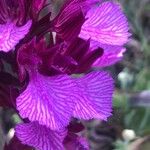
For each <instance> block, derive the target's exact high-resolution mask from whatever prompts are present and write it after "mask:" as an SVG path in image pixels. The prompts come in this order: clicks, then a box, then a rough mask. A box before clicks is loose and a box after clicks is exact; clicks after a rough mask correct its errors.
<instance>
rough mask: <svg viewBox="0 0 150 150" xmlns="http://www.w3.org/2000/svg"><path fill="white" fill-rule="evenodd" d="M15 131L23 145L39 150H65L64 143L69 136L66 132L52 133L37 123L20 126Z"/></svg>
mask: <svg viewBox="0 0 150 150" xmlns="http://www.w3.org/2000/svg"><path fill="white" fill-rule="evenodd" d="M15 130H16V136H17V137H18V138H19V140H20V141H21V142H22V143H23V144H26V145H29V146H32V147H35V148H37V149H38V150H64V147H63V144H62V142H63V140H64V138H65V136H66V135H67V131H66V130H61V131H59V132H57V131H52V130H50V129H49V128H47V127H46V126H42V125H39V124H38V123H37V122H31V123H25V124H19V125H17V126H16V128H15Z"/></svg>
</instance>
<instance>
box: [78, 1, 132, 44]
mask: <svg viewBox="0 0 150 150" xmlns="http://www.w3.org/2000/svg"><path fill="white" fill-rule="evenodd" d="M86 18H87V20H86V21H85V23H84V24H83V26H82V28H81V32H80V35H79V36H80V37H81V38H83V39H89V38H91V39H92V40H94V41H97V42H100V43H102V44H111V45H123V44H125V43H126V42H127V41H128V37H129V36H130V34H129V33H128V30H129V28H128V23H127V19H126V17H125V15H124V14H123V13H122V10H121V8H120V6H119V5H118V4H115V3H114V2H103V3H101V4H100V5H99V6H95V7H93V8H91V9H90V11H89V12H88V13H87V15H86Z"/></svg>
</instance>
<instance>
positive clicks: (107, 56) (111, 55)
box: [92, 42, 126, 67]
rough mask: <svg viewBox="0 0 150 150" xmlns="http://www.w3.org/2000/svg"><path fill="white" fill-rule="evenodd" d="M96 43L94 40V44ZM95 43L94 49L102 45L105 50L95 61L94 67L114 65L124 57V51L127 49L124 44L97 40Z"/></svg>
mask: <svg viewBox="0 0 150 150" xmlns="http://www.w3.org/2000/svg"><path fill="white" fill-rule="evenodd" d="M94 43H95V42H92V44H94ZM94 45H95V47H94ZM94 45H92V48H93V49H96V48H97V47H101V48H102V49H103V50H104V53H103V55H102V56H101V57H100V58H98V59H97V60H96V61H95V62H94V64H93V66H94V67H106V66H110V65H113V64H115V63H117V62H118V61H120V60H121V59H122V57H123V53H124V52H125V51H126V49H125V48H124V47H122V46H116V45H106V44H99V43H97V42H96V43H95V44H94Z"/></svg>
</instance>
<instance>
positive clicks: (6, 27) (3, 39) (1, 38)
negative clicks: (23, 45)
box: [0, 20, 32, 52]
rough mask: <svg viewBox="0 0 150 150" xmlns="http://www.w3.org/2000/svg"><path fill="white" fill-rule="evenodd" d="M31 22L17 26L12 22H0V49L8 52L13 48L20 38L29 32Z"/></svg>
mask: <svg viewBox="0 0 150 150" xmlns="http://www.w3.org/2000/svg"><path fill="white" fill-rule="evenodd" d="M31 24H32V22H31V21H30V20H29V21H28V22H27V23H26V24H25V25H23V26H21V27H17V26H16V25H15V24H14V23H12V22H7V23H6V24H0V51H4V52H8V51H10V50H12V49H14V48H15V46H16V45H17V44H18V43H19V41H20V40H21V39H23V38H24V37H25V35H26V34H27V33H28V32H29V29H30V27H31Z"/></svg>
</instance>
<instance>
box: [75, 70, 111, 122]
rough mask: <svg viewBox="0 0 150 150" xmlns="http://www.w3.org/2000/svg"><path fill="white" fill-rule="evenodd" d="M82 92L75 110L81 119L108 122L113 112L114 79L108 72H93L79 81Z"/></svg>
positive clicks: (77, 116) (79, 93) (79, 94)
mask: <svg viewBox="0 0 150 150" xmlns="http://www.w3.org/2000/svg"><path fill="white" fill-rule="evenodd" d="M77 83H78V87H80V92H78V95H77V96H78V99H77V103H76V107H75V110H74V117H76V118H79V119H86V120H88V119H92V118H95V119H102V120H107V118H108V117H109V116H110V115H111V111H112V94H113V79H112V78H111V77H110V75H109V74H108V73H106V72H97V71H96V72H92V73H90V74H87V75H86V76H84V77H82V78H80V79H78V80H77Z"/></svg>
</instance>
